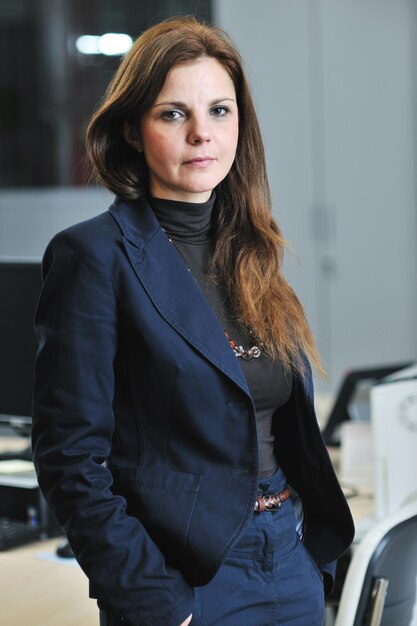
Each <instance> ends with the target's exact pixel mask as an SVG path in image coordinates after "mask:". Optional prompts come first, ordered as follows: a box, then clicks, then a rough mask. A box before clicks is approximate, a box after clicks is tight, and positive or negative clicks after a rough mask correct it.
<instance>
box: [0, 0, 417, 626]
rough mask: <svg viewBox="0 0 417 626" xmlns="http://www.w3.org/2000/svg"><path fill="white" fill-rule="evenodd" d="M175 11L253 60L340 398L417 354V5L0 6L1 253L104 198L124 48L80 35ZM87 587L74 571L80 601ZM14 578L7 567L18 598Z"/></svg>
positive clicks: (292, 243)
mask: <svg viewBox="0 0 417 626" xmlns="http://www.w3.org/2000/svg"><path fill="white" fill-rule="evenodd" d="M178 13H182V14H189V13H192V14H196V15H198V16H200V17H202V18H205V19H208V20H212V21H214V22H215V23H217V24H218V25H220V26H221V27H223V28H225V30H227V31H228V32H229V33H230V34H231V36H232V38H233V39H234V40H235V41H236V43H237V45H238V47H239V48H240V50H241V52H242V55H243V58H244V60H245V63H246V67H247V71H248V75H249V79H250V82H251V84H252V87H253V93H254V98H255V102H256V105H257V109H258V113H259V119H260V123H261V127H262V130H263V136H264V141H265V147H266V153H267V160H268V170H269V176H270V184H271V190H272V196H273V202H274V213H275V215H276V217H277V218H278V221H279V223H280V225H281V227H282V229H283V232H284V236H285V237H286V239H287V240H288V242H289V247H290V248H291V249H292V251H291V250H289V252H288V254H287V257H286V260H285V271H286V274H287V277H288V278H289V280H290V282H291V284H292V285H293V286H294V287H295V289H296V291H297V293H298V294H299V296H300V298H301V300H302V302H303V304H304V306H305V309H306V312H307V315H308V318H309V320H310V322H311V325H312V328H313V332H314V334H315V336H316V339H317V341H318V345H319V349H320V351H321V353H322V355H323V359H324V362H325V366H326V368H327V370H328V372H329V379H328V380H326V381H317V387H318V389H319V390H323V391H324V392H334V391H335V389H336V387H337V386H338V384H339V381H340V379H341V377H342V375H343V373H344V372H345V371H346V370H347V369H355V368H358V367H368V366H381V365H384V364H387V363H389V364H390V363H395V362H405V361H415V360H416V353H417V328H416V324H415V319H416V317H417V281H416V269H417V258H416V257H417V246H416V236H417V188H416V180H417V178H416V174H417V2H416V0H261V1H260V2H253V1H249V0H211V1H210V0H149V1H146V0H140V1H139V0H118V2H112V1H111V0H0V47H1V50H2V58H3V63H2V64H1V66H0V261H1V260H7V259H9V260H10V259H37V260H40V257H41V255H42V252H43V250H44V248H45V246H46V244H47V242H48V240H49V239H50V238H51V237H52V236H53V234H54V233H55V232H57V231H58V230H60V229H62V228H64V227H65V226H67V225H70V224H72V223H75V222H77V221H80V220H82V219H85V218H87V217H90V216H92V215H95V214H97V213H99V212H101V211H104V210H106V208H107V206H108V205H109V203H110V201H111V194H109V193H108V192H106V191H105V190H103V189H100V188H97V187H96V186H95V185H94V184H92V183H91V182H90V181H89V171H88V168H87V167H86V164H85V162H84V135H85V129H86V125H87V122H88V119H89V116H90V115H91V112H92V111H93V109H94V107H95V105H96V103H97V101H98V100H99V99H100V97H101V96H102V94H103V92H104V90H105V87H106V85H107V83H108V80H109V78H110V76H111V74H112V71H113V70H114V68H115V66H116V64H117V62H118V59H119V56H117V55H106V54H84V53H83V52H80V50H78V49H77V39H78V37H80V36H82V35H94V36H100V35H103V34H105V33H108V32H116V33H125V34H128V35H130V36H131V37H135V36H136V35H138V34H139V33H140V32H141V31H142V30H143V29H145V28H146V27H147V26H148V25H149V24H151V23H155V22H158V21H160V20H162V19H165V18H166V17H169V16H170V15H175V14H178ZM1 297H2V298H6V297H7V294H5V293H2V295H1ZM18 447H20V444H18ZM54 545H55V544H54V543H53V542H52V543H51V544H50V546H54ZM51 549H53V547H52V548H51ZM34 550H35V548H34ZM0 558H2V557H0ZM19 558H20V563H21V564H20V565H16V570H15V571H16V572H17V571H19V572H21V571H23V568H24V567H25V566H24V565H23V563H24V559H23V555H20V557H18V558H17V559H16V560H14V559H13V554H12V553H8V554H7V555H4V562H6V560H7V559H8V560H9V561H8V562H10V563H12V562H13V563H18V561H19ZM25 558H26V557H25ZM18 568H20V569H19V570H18ZM10 571H11V572H13V570H12V569H11V570H10ZM39 571H40V570H39ZM57 571H58V570H57ZM20 575H21V574H19V576H20ZM59 576H62V579H63V581H67V584H68V581H69V580H72V578H71V575H69V574H66V573H64V572H61V573H60V574H59ZM84 583H85V581H81V580H80V579H78V578H76V579H75V578H74V583H73V584H74V587H73V591H74V595H73V596H72V597H74V598H80V599H81V600H80V602H81V601H82V600H83V599H85V598H84V595H86V593H87V586H86V584H84ZM17 584H18V583H17V575H16V576H15V577H13V574H12V575H11V576H10V589H12V591H13V593H14V597H20V596H17V595H16V586H17ZM19 584H20V583H19ZM65 584H66V583H65V582H63V586H62V589H63V591H62V594H61V593H60V592H59V593H55V592H54V595H55V600H56V605H57V606H60V605H61V604H60V603H62V606H63V607H64V606H65V601H68V598H71V596H70V594H69V592H70V589H69V588H67V589H65ZM71 584H72V583H71ZM26 585H33V582H31V579H30V576H29V574H27V576H26V577H25V578H24V581H23V587H25V586H26ZM78 585H79V587H78ZM33 588H34V590H35V595H36V594H37V593H39V596H40V597H41V595H42V593H44V586H43V585H42V581H41V580H40V579H39V580H38V581H36V585H35V586H34V587H33ZM4 592H5V589H4V588H3V589H2V590H0V596H1V593H4ZM19 593H20V592H19ZM21 593H22V596H21V597H22V606H23V605H24V603H25V601H26V600H27V597H26V595H25V589H24V588H22V592H21ZM83 594H84V595H83ZM66 599H67V600H66ZM48 601H49V600H48ZM50 601H51V602H53V599H52V598H51V600H50ZM77 607H78V605H73V606H71V607H66V608H65V611H67V613H68V622H67V621H66V619H65V616H64V614H63V615H62V622H61V623H62V624H64V623H65V624H66V623H68V624H70V623H71V624H72V623H76V622H75V621H74V622H72V621H71V620H72V619H73V620H76V618H77V610H78V608H77ZM17 608H19V610H23V609H22V607H16V609H17ZM39 610H41V608H40V609H39ZM62 610H63V612H64V609H62ZM89 610H90V609H89ZM79 611H80V614H79V615H80V616H81V617H85V615H86V614H85V613H84V612H83V611H84V606H82V607H81V605H80V607H79ZM93 611H95V609H94V610H93V609H92V610H91V615H92V616H93ZM67 613H66V614H65V615H66V616H67ZM70 614H71V616H70ZM19 615H20V614H19V612H18V610H16V619H17V620H18V621H16V622H15V623H16V624H19V625H20V624H21V623H23V622H21V621H19V620H20V619H21V618H20V617H19ZM416 615H417V614H416ZM2 619H3V618H2V617H1V615H0V624H2V623H3V622H2ZM4 619H6V617H4ZM33 619H34V620H35V621H36V619H38V621H37V622H36V623H37V624H41V623H42V624H44V622H42V621H39V620H41V618H40V617H39V618H38V617H36V618H35V616H34V617H33ZM94 619H95V612H94ZM416 619H417V617H416ZM81 621H82V619H81ZM4 623H6V622H4ZM50 623H51V624H52V623H53V622H50ZM83 623H87V622H85V621H84V622H83ZM92 623H93V622H92ZM94 623H95V622H94ZM7 624H8V626H9V625H10V624H12V625H13V621H12V620H11V618H10V616H7ZM48 624H49V622H48Z"/></svg>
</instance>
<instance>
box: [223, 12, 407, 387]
mask: <svg viewBox="0 0 417 626" xmlns="http://www.w3.org/2000/svg"><path fill="white" fill-rule="evenodd" d="M215 16H216V21H217V23H218V24H219V25H220V26H222V27H223V28H225V30H227V31H228V32H229V33H230V34H231V35H232V37H233V39H234V40H235V41H236V43H237V45H238V47H239V48H240V50H241V52H242V54H243V57H244V59H245V61H246V63H247V66H248V73H249V78H250V81H251V83H252V86H253V91H254V96H255V101H256V104H257V107H258V112H259V117H260V122H261V126H262V129H263V134H264V140H265V145H266V152H267V158H268V165H269V176H270V183H271V188H272V194H273V199H274V211H275V214H276V216H277V217H278V220H279V222H280V224H281V226H282V228H283V231H284V236H285V237H286V238H287V239H288V240H289V241H290V242H291V243H292V244H293V246H294V247H295V249H296V251H297V254H298V256H299V258H300V261H301V262H300V263H297V262H295V260H294V259H293V258H291V257H289V256H288V255H287V260H286V264H285V270H286V274H287V276H288V278H289V280H290V282H291V283H292V284H293V285H294V287H295V288H296V290H297V292H298V293H299V295H300V297H301V299H302V301H303V303H304V305H305V308H306V311H307V314H308V317H309V319H310V322H311V324H312V327H313V331H314V333H315V336H316V338H317V341H318V344H319V348H320V350H321V352H322V354H323V357H324V360H325V364H326V366H327V368H328V371H329V373H330V375H331V377H332V382H331V385H332V386H333V387H334V386H335V385H336V384H337V383H338V381H339V378H340V376H341V375H342V373H343V371H344V370H345V369H347V368H351V367H357V366H368V365H377V364H382V363H388V362H389V363H391V362H396V361H401V360H408V359H414V358H417V324H416V322H415V320H416V319H417V281H416V268H417V258H416V256H417V246H416V235H417V219H416V217H417V215H416V213H417V212H416V183H415V174H416V171H417V165H416V139H417V133H416V128H417V117H416V115H417V113H416V89H417V82H416V75H417V67H416V66H417V43H416V39H417V19H416V17H417V10H416V6H415V3H414V0H367V1H366V2H363V0H263V2H262V3H254V2H250V1H249V0H215Z"/></svg>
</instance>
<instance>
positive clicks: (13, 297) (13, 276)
mask: <svg viewBox="0 0 417 626" xmlns="http://www.w3.org/2000/svg"><path fill="white" fill-rule="evenodd" d="M40 287H41V269H40V263H39V262H26V261H25V262H14V261H13V262H9V261H8V262H5V261H1V262H0V294H1V302H0V418H1V419H2V421H4V420H5V416H15V415H16V416H24V417H27V418H29V419H30V417H31V413H32V408H31V406H32V385H33V366H34V362H35V355H36V349H37V341H36V337H35V332H34V328H33V318H34V313H35V308H36V303H37V300H38V297H39V292H40Z"/></svg>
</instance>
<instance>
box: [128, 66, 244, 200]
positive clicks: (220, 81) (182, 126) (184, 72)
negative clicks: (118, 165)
mask: <svg viewBox="0 0 417 626" xmlns="http://www.w3.org/2000/svg"><path fill="white" fill-rule="evenodd" d="M238 135H239V116H238V108H237V103H236V93H235V88H234V85H233V82H232V79H231V78H230V76H229V74H228V73H227V72H226V70H225V69H224V68H223V66H222V65H221V64H220V63H219V62H218V61H217V60H216V59H214V58H211V57H203V58H201V59H198V60H197V61H193V62H191V63H187V64H184V65H177V66H174V67H173V68H172V69H171V71H170V72H169V73H168V76H167V79H166V81H165V84H164V86H163V88H162V91H161V92H160V94H159V96H158V98H157V99H156V102H155V103H154V105H153V106H152V108H151V109H150V110H149V111H148V112H147V113H145V114H144V115H143V116H142V119H141V120H140V127H139V137H138V141H139V144H140V147H141V148H142V149H143V152H144V156H145V159H146V162H147V164H148V167H149V174H150V177H149V182H150V193H151V195H152V196H154V197H156V198H165V199H169V200H182V201H185V202H205V201H206V200H208V198H209V197H210V195H211V192H212V190H213V189H214V187H216V185H218V184H219V183H220V182H221V181H222V180H223V179H224V178H225V177H226V175H227V173H228V172H229V170H230V168H231V166H232V163H233V161H234V158H235V154H236V147H237V141H238ZM131 143H132V142H131Z"/></svg>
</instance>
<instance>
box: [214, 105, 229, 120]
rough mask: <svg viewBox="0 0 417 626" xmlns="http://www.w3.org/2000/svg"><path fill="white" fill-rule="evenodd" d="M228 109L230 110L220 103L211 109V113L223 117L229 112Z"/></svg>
mask: <svg viewBox="0 0 417 626" xmlns="http://www.w3.org/2000/svg"><path fill="white" fill-rule="evenodd" d="M229 111H230V109H229V107H227V106H225V105H224V104H221V105H220V104H218V105H216V106H215V107H213V108H212V109H211V114H212V115H213V116H214V117H224V116H225V115H227V114H228V113H229Z"/></svg>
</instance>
